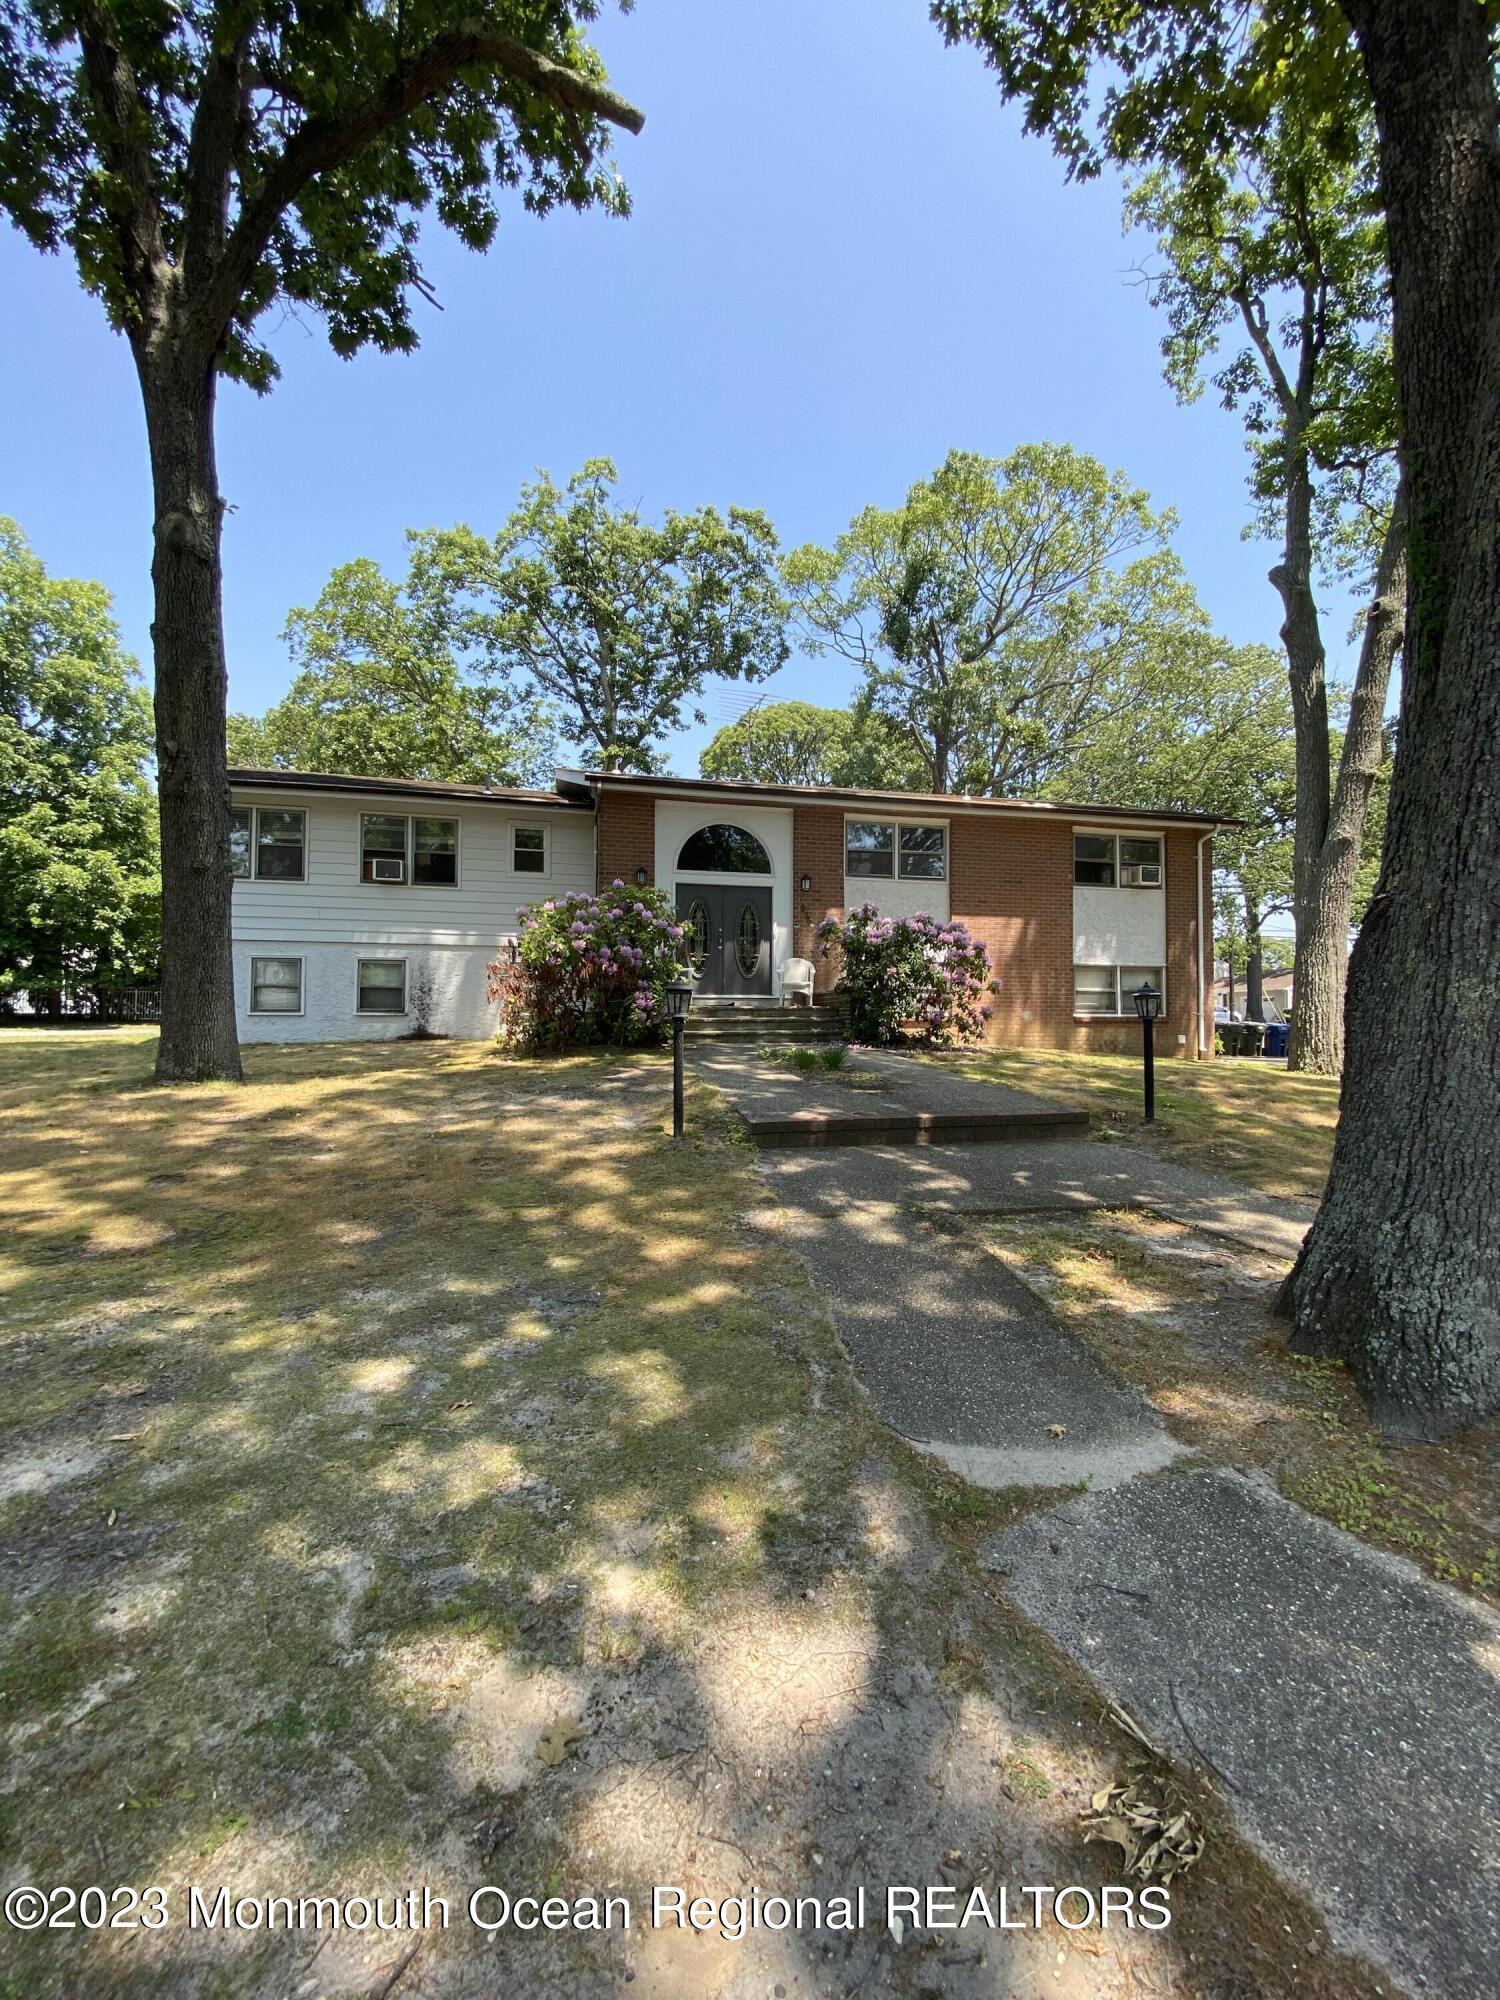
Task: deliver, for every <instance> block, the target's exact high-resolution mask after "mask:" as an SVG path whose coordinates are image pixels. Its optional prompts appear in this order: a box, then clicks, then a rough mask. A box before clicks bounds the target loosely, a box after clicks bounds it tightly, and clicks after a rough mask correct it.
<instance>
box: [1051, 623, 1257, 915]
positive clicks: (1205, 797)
mask: <svg viewBox="0 0 1500 2000" xmlns="http://www.w3.org/2000/svg"><path fill="white" fill-rule="evenodd" d="M1049 789H1050V792H1051V795H1052V796H1054V797H1056V798H1067V799H1074V800H1078V801H1084V802H1086V801H1089V800H1098V801H1100V802H1101V803H1109V804H1114V805H1122V806H1141V807H1153V806H1154V807H1158V808H1177V809H1178V810H1181V811H1184V812H1211V813H1222V814H1223V815H1224V816H1225V817H1226V818H1230V819H1237V820H1239V821H1241V822H1242V823H1241V825H1240V826H1238V827H1225V828H1223V829H1222V830H1221V831H1220V832H1219V833H1218V834H1217V835H1216V836H1215V839H1214V867H1215V875H1216V879H1217V881H1218V884H1219V886H1220V887H1221V888H1224V889H1228V890H1230V891H1232V892H1233V895H1234V897H1235V898H1236V900H1237V902H1238V904H1239V906H1240V909H1241V912H1243V909H1244V906H1245V903H1246V901H1247V899H1248V902H1249V905H1250V906H1251V907H1252V908H1253V909H1254V910H1255V911H1256V912H1257V913H1258V921H1264V919H1265V918H1266V917H1268V916H1271V915H1273V914H1276V913H1277V912H1280V911H1283V910H1286V909H1289V908H1290V906H1291V899H1292V836H1293V830H1294V827H1295V824H1296V812H1297V777H1296V745H1295V739H1294V735H1293V729H1292V705H1291V696H1290V693H1289V691H1288V687H1287V676H1286V667H1285V663H1284V661H1283V660H1282V658H1281V656H1280V654H1278V653H1276V652H1274V651H1273V650H1272V648H1271V647H1269V646H1236V647H1226V646H1224V645H1223V644H1222V642H1221V641H1219V640H1216V639H1213V638H1211V637H1210V636H1209V635H1208V634H1207V633H1204V632H1192V631H1186V632H1184V633H1183V634H1182V635H1181V642H1180V643H1179V644H1177V645H1176V646H1174V647H1171V648H1168V649H1164V650H1163V651H1161V652H1160V653H1158V654H1157V655H1156V656H1155V657H1154V658H1153V659H1152V660H1151V661H1150V662H1149V663H1147V664H1146V665H1145V668H1144V670H1143V671H1142V672H1141V673H1140V674H1139V676H1138V677H1137V679H1136V681H1135V685H1134V687H1133V689H1132V692H1131V698H1130V699H1129V700H1128V701H1122V702H1121V703H1120V704H1119V705H1118V706H1117V707H1116V708H1115V709H1114V710H1113V711H1112V712H1111V713H1110V714H1109V715H1108V716H1106V717H1105V718H1104V719H1103V720H1102V721H1101V723H1100V725H1099V727H1098V729H1097V730H1096V732H1095V734H1094V736H1093V737H1092V739H1091V740H1090V742H1089V743H1088V744H1087V745H1086V746H1085V747H1084V749H1083V750H1082V751H1081V752H1080V753H1079V755H1078V756H1077V757H1076V758H1075V759H1074V760H1073V762H1072V763H1071V764H1070V765H1069V766H1068V767H1067V768H1066V769H1065V770H1064V771H1062V772H1060V773H1059V774H1058V776H1057V778H1056V780H1055V781H1054V783H1053V784H1052V786H1051V787H1050V788H1049Z"/></svg>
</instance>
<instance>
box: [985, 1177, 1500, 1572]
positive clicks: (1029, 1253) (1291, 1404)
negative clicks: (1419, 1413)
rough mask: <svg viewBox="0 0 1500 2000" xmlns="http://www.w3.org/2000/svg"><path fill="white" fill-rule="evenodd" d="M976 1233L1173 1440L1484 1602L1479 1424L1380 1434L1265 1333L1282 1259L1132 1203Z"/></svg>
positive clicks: (1489, 1471)
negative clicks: (1406, 1437) (1271, 1483)
mask: <svg viewBox="0 0 1500 2000" xmlns="http://www.w3.org/2000/svg"><path fill="white" fill-rule="evenodd" d="M983 1234H984V1237H985V1240H986V1241H987V1242H988V1243H989V1245H990V1247H991V1248H992V1249H993V1250H994V1251H995V1252H996V1253H997V1254H998V1255H999V1256H1000V1257H1002V1258H1003V1259H1004V1261H1005V1262H1006V1263H1007V1264H1008V1265H1010V1266H1011V1268H1012V1269H1014V1270H1015V1271H1016V1272H1017V1273H1018V1274H1019V1275H1020V1276H1022V1277H1024V1278H1026V1279H1027V1280H1028V1281H1029V1282H1030V1283H1031V1284H1032V1285H1033V1286H1035V1288H1036V1289H1038V1290H1039V1291H1041V1292H1042V1294H1043V1295H1044V1296H1045V1298H1046V1299H1047V1300H1048V1302H1049V1304H1050V1305H1051V1306H1052V1308H1053V1310H1054V1311H1056V1312H1058V1313H1059V1314H1060V1315H1061V1316H1062V1317H1063V1318H1064V1319H1065V1320H1066V1321H1067V1322H1068V1324H1069V1325H1070V1326H1072V1327H1073V1329H1074V1331H1076V1332H1077V1333H1079V1334H1081V1335H1082V1336H1083V1337H1084V1339H1086V1340H1087V1341H1088V1342H1089V1344H1090V1346H1092V1347H1093V1348H1094V1349H1095V1350H1096V1351H1097V1352H1098V1353H1099V1354H1100V1355H1101V1356H1102V1357H1103V1358H1104V1359H1105V1360H1106V1361H1107V1362H1108V1363H1109V1364H1110V1366H1111V1367H1113V1368H1115V1369H1117V1370H1118V1371H1119V1372H1120V1373H1121V1374H1122V1375H1124V1376H1126V1377H1128V1378H1129V1379H1130V1380H1131V1381H1133V1382H1135V1383H1137V1384H1138V1385H1139V1386H1140V1387H1141V1388H1143V1389H1144V1390H1145V1391H1146V1393H1147V1394H1148V1396H1149V1397H1150V1398H1151V1400H1152V1402H1153V1403H1155V1405H1156V1406H1157V1408H1158V1409H1159V1410H1160V1411H1161V1413H1162V1415H1163V1417H1164V1418H1165V1419H1166V1421H1167V1423H1168V1425H1169V1427H1170V1428H1171V1429H1172V1431H1173V1432H1174V1433H1175V1434H1176V1435H1177V1436H1179V1437H1180V1438H1182V1439H1183V1441H1184V1442H1185V1443H1188V1444H1190V1445H1192V1446H1193V1447H1194V1448H1195V1449H1196V1450H1198V1451H1201V1452H1203V1453H1204V1454H1205V1455H1206V1456H1208V1457H1210V1458H1213V1459H1216V1460H1218V1461H1219V1462H1221V1463H1224V1464H1228V1465H1234V1466H1238V1467H1239V1468H1240V1469H1241V1470H1245V1471H1249V1470H1253V1469H1258V1470H1262V1471H1265V1472H1268V1473H1269V1474H1270V1475H1271V1476H1272V1477H1273V1478H1275V1480H1276V1481H1277V1483H1278V1485H1279V1486H1280V1488H1281V1490H1282V1492H1283V1493H1284V1494H1286V1496H1287V1497H1288V1499H1292V1500H1295V1501H1297V1502H1299V1504H1300V1505H1302V1506H1304V1507H1307V1508H1309V1509H1310V1510H1312V1511H1313V1512H1315V1513H1319V1514H1323V1515H1326V1516H1327V1518H1328V1519H1329V1520H1331V1521H1334V1522H1336V1523H1337V1524H1338V1526H1339V1527H1341V1528H1345V1529H1347V1530H1348V1531H1349V1533H1350V1534H1354V1535H1358V1536H1359V1537H1360V1538H1361V1539H1362V1540H1363V1541H1367V1542H1370V1543H1373V1544H1374V1545H1375V1546H1376V1547H1378V1548H1384V1549H1390V1550H1392V1551H1394V1552H1396V1553H1398V1554H1401V1555H1405V1556H1410V1557H1412V1558H1413V1559H1414V1560H1415V1561H1417V1562H1419V1563H1420V1564H1421V1565H1422V1566H1423V1567H1424V1568H1425V1569H1426V1570H1427V1571H1428V1572H1429V1573H1430V1574H1431V1575H1433V1576H1435V1577H1438V1578H1440V1579H1441V1580H1442V1581H1443V1582H1445V1583H1455V1584H1458V1585H1460V1586H1461V1587H1462V1588H1464V1589H1466V1590H1469V1591H1472V1592H1474V1593H1475V1594H1476V1595H1479V1596H1483V1597H1487V1598H1489V1599H1490V1600H1491V1601H1492V1602H1497V1603H1500V1542H1497V1541H1496V1539H1495V1523H1496V1521H1497V1520H1500V1476H1497V1469H1496V1460H1495V1452H1494V1443H1495V1440H1494V1437H1493V1435H1492V1434H1477V1433H1476V1434H1470V1435H1469V1436H1467V1437H1465V1438H1462V1439H1459V1440H1455V1441H1450V1442H1449V1443H1447V1444H1443V1445H1410V1446H1397V1445H1392V1444H1391V1443H1389V1441H1387V1440H1386V1439H1384V1438H1382V1437H1381V1436H1380V1435H1379V1433H1378V1432H1376V1431H1375V1430H1374V1428H1373V1427H1372V1426H1371V1424H1370V1422H1369V1420H1368V1418H1367V1417H1366V1415H1365V1412H1364V1406H1363V1404H1362V1403H1361V1401H1360V1399H1359V1396H1358V1393H1357V1392H1356V1390H1355V1388H1354V1385H1353V1383H1352V1381H1351V1380H1350V1378H1349V1375H1348V1372H1347V1370H1345V1368H1344V1367H1343V1366H1342V1364H1340V1363H1338V1362H1335V1361H1312V1360H1306V1359H1304V1358H1303V1357H1301V1356H1300V1355H1296V1354H1292V1353H1291V1352H1289V1351H1288V1349H1287V1348H1286V1347H1285V1346H1284V1345H1283V1344H1282V1343H1281V1342H1280V1341H1279V1340H1278V1339H1276V1338H1275V1337H1274V1335H1273V1334H1272V1332H1271V1331H1270V1327H1269V1325H1268V1321H1267V1312H1268V1309H1269V1306H1270V1304H1271V1301H1272V1299H1273V1297H1274V1295H1275V1292H1276V1289H1277V1287H1278V1286H1279V1284H1280V1282H1281V1279H1282V1277H1283V1276H1284V1275H1285V1271H1286V1266H1285V1265H1284V1264H1282V1263H1280V1262H1278V1261H1277V1260H1276V1259H1274V1258H1271V1257H1266V1256H1263V1255H1260V1254H1258V1253H1255V1252H1251V1251H1246V1250H1243V1249H1239V1248H1237V1247H1236V1246H1234V1245H1233V1244H1230V1243H1226V1242H1224V1241H1223V1240H1222V1239H1218V1238H1214V1239H1212V1240H1210V1239H1208V1238H1205V1237H1198V1236H1195V1235H1194V1234H1193V1232H1192V1231H1191V1230H1189V1229H1187V1228H1184V1227H1183V1226H1182V1225H1181V1224H1178V1223H1174V1222H1169V1221H1166V1220H1164V1219H1161V1218H1157V1217H1152V1216H1145V1215H1139V1214H1135V1213H1124V1212H1122V1213H1118V1214H1113V1215H1110V1214H1103V1215H1094V1216H1090V1217H1086V1218H1079V1219H1078V1220H1076V1221H1075V1220H1071V1219H1070V1220H1068V1221H1066V1222H1049V1223H1047V1224H1045V1225H1037V1224H1036V1223H1034V1222H1025V1221H1016V1222H1004V1223H993V1224H986V1225H984V1226H983Z"/></svg>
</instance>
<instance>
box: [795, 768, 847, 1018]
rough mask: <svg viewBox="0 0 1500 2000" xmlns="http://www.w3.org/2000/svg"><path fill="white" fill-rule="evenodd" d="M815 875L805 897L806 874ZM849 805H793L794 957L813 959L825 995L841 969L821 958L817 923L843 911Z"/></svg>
mask: <svg viewBox="0 0 1500 2000" xmlns="http://www.w3.org/2000/svg"><path fill="white" fill-rule="evenodd" d="M804 875H809V876H811V877H812V888H811V889H810V890H808V892H807V893H806V894H805V895H804V894H803V891H802V877H803V876H804ZM843 901H844V809H843V807H842V806H794V807H793V809H792V956H793V958H808V959H811V960H812V963H813V966H814V969H815V971H816V974H817V985H816V989H815V990H816V991H817V992H819V993H826V992H827V991H828V990H829V988H830V987H831V986H832V985H833V982H834V979H835V977H836V976H837V967H836V966H835V965H833V964H832V962H831V961H830V960H828V959H826V958H819V956H818V939H817V930H818V925H819V924H820V923H822V921H823V919H824V918H825V917H837V916H841V915H842V914H843Z"/></svg>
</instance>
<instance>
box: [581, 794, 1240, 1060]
mask: <svg viewBox="0 0 1500 2000" xmlns="http://www.w3.org/2000/svg"><path fill="white" fill-rule="evenodd" d="M655 821H656V802H655V800H654V799H652V798H651V797H649V796H645V795H642V794H639V793H636V792H609V791H606V792H605V793H604V794H603V795H602V796H601V798H600V800H599V817H598V832H597V840H598V880H599V886H600V887H601V888H603V887H604V886H606V885H607V884H608V883H610V882H612V881H613V880H614V879H615V877H616V876H619V877H620V878H621V880H623V881H626V882H630V881H633V880H634V877H635V871H636V869H637V868H639V867H644V868H645V869H646V871H647V878H648V880H650V879H652V878H653V876H654V865H653V861H654V855H655V848H656V842H655ZM1197 848H1198V835H1197V834H1196V833H1194V832H1193V831H1191V829H1183V830H1181V831H1174V832H1171V833H1168V835H1167V836H1166V848H1165V855H1164V859H1165V862H1166V870H1167V888H1166V897H1167V910H1166V918H1167V963H1166V980H1167V1013H1166V1014H1165V1015H1164V1016H1163V1018H1162V1021H1161V1023H1160V1025H1159V1026H1158V1028H1157V1033H1156V1046H1157V1052H1158V1054H1160V1055H1164V1056H1171V1055H1186V1056H1192V1055H1194V1054H1195V1053H1196V1051H1197V1047H1198V1020H1197V995H1198V980H1197V977H1196V973H1195V965H1194V960H1195V952H1196V953H1197V954H1198V955H1200V956H1204V955H1206V953H1207V951H1208V950H1209V949H1210V946H1211V938H1204V939H1202V940H1197V928H1198V886H1197V875H1196V868H1197V858H1198V857H1197ZM949 850H950V851H949V884H948V887H949V907H950V910H951V911H952V914H953V915H954V916H955V917H958V918H960V919H961V920H962V921H963V922H964V923H965V924H967V925H968V927H969V929H970V930H971V931H973V933H974V934H975V936H976V937H978V938H980V939H981V940H982V942H983V943H984V944H985V945H986V946H987V947H988V949H989V954H990V962H991V964H992V966H993V967H994V971H995V975H996V977H997V978H998V979H999V981H1000V991H999V992H998V993H997V994H994V995H992V996H991V999H992V1004H993V1007H994V1015H993V1017H992V1019H991V1022H990V1033H989V1039H990V1040H991V1041H992V1042H995V1043H997V1044H999V1045H1001V1046H1004V1047H1012V1048H1016V1047H1019V1048H1062V1049H1080V1050H1096V1051H1100V1052H1104V1053H1109V1054H1127V1055H1134V1054H1136V1053H1137V1052H1138V1050H1139V1049H1140V1045H1141V1034H1140V1028H1139V1026H1138V1024H1137V1023H1136V1022H1135V1021H1134V1020H1130V1021H1120V1020H1075V1018H1074V1015H1073V829H1072V826H1071V825H1070V824H1069V822H1067V821H1066V820H1050V819H1049V820H1046V821H1043V822H1040V823H1038V822H1033V821H1029V820H1026V819H1020V818H1017V819H1006V818H998V817H997V818H990V817H988V816H981V815H978V814H975V815H973V816H964V815H960V816H956V817H955V818H953V819H952V820H951V821H950V822H949ZM1205 867H1206V868H1211V867H1212V857H1211V855H1209V856H1208V857H1207V858H1206V860H1205ZM804 875H807V876H809V877H811V880H812V887H811V889H810V890H809V891H808V892H807V893H806V894H804V893H803V890H802V886H801V882H802V877H803V876H804ZM1210 879H1211V878H1210ZM843 893H844V812H843V808H842V807H841V806H833V805H828V806H823V805H798V806H795V807H794V808H793V813H792V954H793V956H794V957H797V958H807V959H811V960H812V962H813V965H814V967H815V968H816V972H817V990H818V991H819V992H820V993H823V992H826V991H827V990H828V989H829V988H830V987H831V986H832V984H833V980H834V976H835V971H836V968H835V967H834V966H833V965H832V964H831V963H830V962H829V961H828V960H826V959H820V958H819V957H818V952H817V937H816V932H817V927H818V925H819V924H820V923H821V922H822V921H823V919H824V918H825V917H827V916H838V915H840V914H841V913H842V901H843ZM1209 929H1210V932H1211V929H1212V926H1210V927H1209ZM1195 940H1196V942H1195ZM1179 1035H1182V1036H1184V1037H1185V1038H1186V1039H1185V1040H1184V1042H1183V1043H1182V1044H1181V1046H1179V1044H1178V1041H1177V1037H1178V1036H1179Z"/></svg>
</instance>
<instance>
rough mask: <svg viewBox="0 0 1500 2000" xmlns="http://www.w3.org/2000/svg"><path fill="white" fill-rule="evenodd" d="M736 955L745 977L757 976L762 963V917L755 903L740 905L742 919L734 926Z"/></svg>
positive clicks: (742, 974)
mask: <svg viewBox="0 0 1500 2000" xmlns="http://www.w3.org/2000/svg"><path fill="white" fill-rule="evenodd" d="M734 955H735V957H736V958H737V959H738V960H739V962H740V973H741V976H742V977H743V978H745V979H753V978H754V977H755V970H756V967H757V966H758V965H759V964H760V917H759V915H758V913H757V911H756V908H755V905H754V903H742V904H741V905H740V920H739V922H738V923H737V924H736V925H735V927H734Z"/></svg>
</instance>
